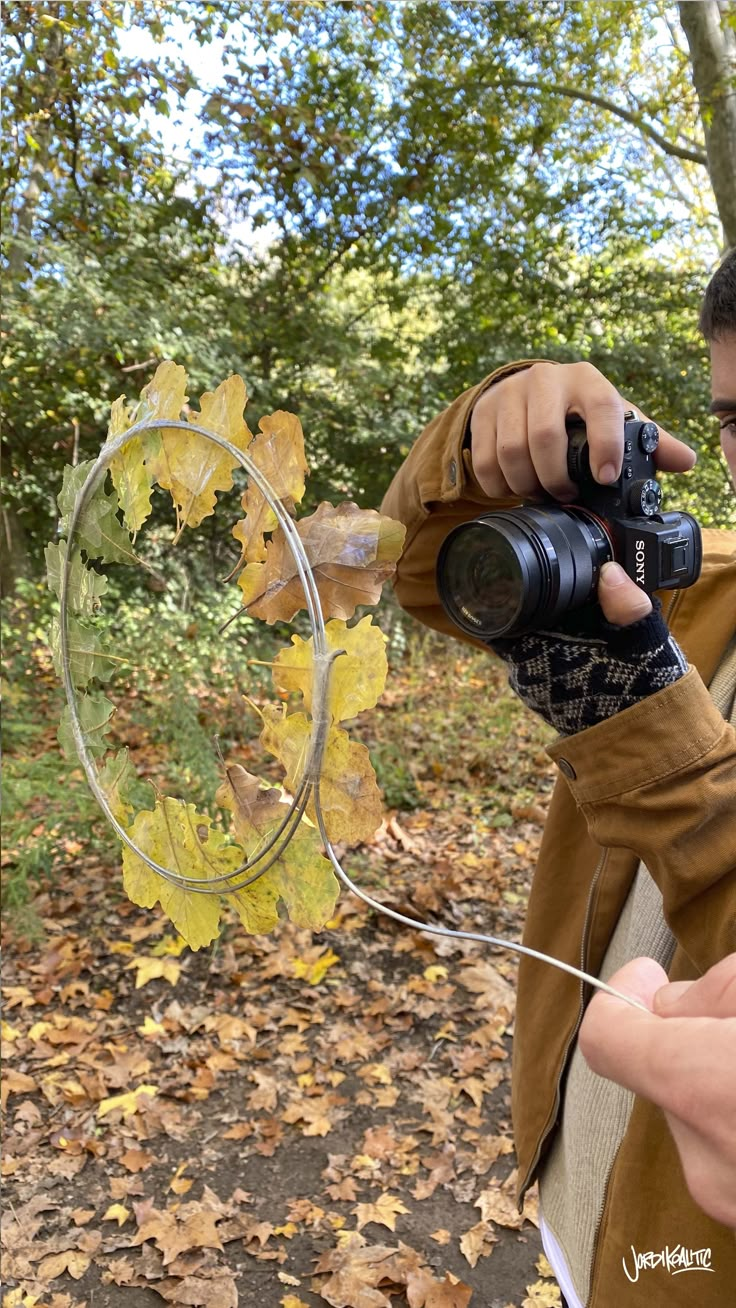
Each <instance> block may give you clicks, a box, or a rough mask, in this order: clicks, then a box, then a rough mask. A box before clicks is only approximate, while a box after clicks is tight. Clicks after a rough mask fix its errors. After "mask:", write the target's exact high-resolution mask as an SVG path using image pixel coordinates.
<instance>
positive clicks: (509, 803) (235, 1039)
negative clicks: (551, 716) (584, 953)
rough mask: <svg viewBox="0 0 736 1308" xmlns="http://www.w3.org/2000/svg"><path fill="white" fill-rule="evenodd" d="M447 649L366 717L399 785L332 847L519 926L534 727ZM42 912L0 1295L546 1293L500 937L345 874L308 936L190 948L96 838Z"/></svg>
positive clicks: (372, 1299)
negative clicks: (516, 1093)
mask: <svg viewBox="0 0 736 1308" xmlns="http://www.w3.org/2000/svg"><path fill="white" fill-rule="evenodd" d="M455 648H456V647H455ZM453 660H454V662H453V663H452V664H450V665H448V664H445V665H444V666H442V665H441V664H438V662H437V658H436V657H435V656H434V655H433V657H431V658H427V657H423V658H422V659H419V660H417V659H415V660H414V662H413V664H412V663H411V661H410V662H409V664H407V667H406V669H404V670H403V671H401V670H400V671H398V672H397V673H396V674H395V675H394V676H393V677H392V679H391V680H390V682H389V692H388V695H387V699H386V702H385V704H384V707H383V709H382V710H381V711H380V713H378V714H377V715H376V716H375V718H374V719H372V720H371V722H370V723H367V724H359V732H360V734H361V738H362V739H364V740H365V741H366V743H368V744H369V745H370V747H371V751H372V753H373V754H374V755H376V756H377V757H378V758H379V759H383V764H382V767H381V768H379V777H380V778H381V781H382V784H383V786H384V791H385V792H386V794H387V796H388V797H391V796H393V797H394V799H398V801H399V802H398V803H395V804H394V806H393V807H391V806H388V807H387V814H386V820H385V821H384V824H383V826H382V828H381V830H380V831H379V832H378V833H377V835H376V837H375V839H374V840H373V842H372V843H370V844H366V845H362V846H360V847H359V848H358V849H357V850H350V851H348V850H345V851H342V855H343V860H344V865H345V867H346V870H347V871H348V872H349V873H350V874H351V875H352V876H353V877H354V878H355V880H356V881H357V882H358V884H360V885H362V886H363V887H364V888H365V889H366V890H367V891H368V892H369V893H371V894H372V895H374V896H375V897H376V898H378V899H379V900H381V901H382V902H384V903H387V904H389V905H390V906H391V907H393V908H397V909H399V910H400V911H401V912H403V913H406V914H408V915H410V916H414V917H419V918H420V919H422V920H424V921H428V922H431V923H438V924H443V925H447V926H451V927H454V928H459V929H466V930H473V931H481V932H486V933H487V932H491V933H493V934H497V935H501V936H505V937H507V938H511V939H518V937H519V934H520V930H521V923H522V919H523V910H524V904H525V900H526V895H527V891H528V886H529V882H530V877H531V872H532V868H533V863H534V858H535V854H536V850H537V846H538V842H539V837H540V831H541V824H542V822H543V819H544V812H545V805H546V800H547V797H548V793H549V788H550V784H551V778H550V768H549V764H548V760H547V759H546V755H545V754H544V752H543V749H542V746H543V743H544V740H543V733H542V734H541V735H540V733H539V731H538V730H537V728H536V727H535V726H534V724H530V721H529V719H528V717H527V716H526V715H524V713H523V711H520V712H517V710H516V708H515V707H514V705H513V701H511V700H510V697H509V696H508V692H507V691H506V690H505V688H504V681H503V676H502V673H501V671H500V670H499V669H498V668H497V667H496V666H495V665H490V664H489V663H488V661H487V660H485V657H484V656H482V655H476V654H472V653H471V654H468V655H461V656H460V657H459V658H458V656H457V654H455V653H453ZM489 669H490V671H489ZM448 672H450V673H453V674H454V677H455V682H456V684H455V686H454V688H453V697H452V698H453V706H454V707H453V711H452V713H449V711H448V699H447V675H448ZM494 701H495V702H494ZM418 706H420V707H418ZM73 843H74V842H73ZM76 845H79V846H80V847H79V848H77V847H76ZM11 857H12V851H11ZM32 907H33V915H32V923H33V927H32V929H31V930H30V931H29V928H28V919H27V916H26V918H23V917H19V916H17V915H12V916H11V919H10V922H9V925H8V929H7V937H8V940H7V944H8V950H7V960H8V961H7V962H6V967H5V974H4V996H5V1022H4V1027H3V1036H4V1051H5V1059H6V1062H5V1069H6V1071H5V1078H4V1082H3V1095H4V1098H5V1099H6V1100H7V1126H6V1134H5V1154H4V1163H3V1171H4V1174H5V1186H6V1204H5V1217H4V1219H3V1229H4V1243H5V1257H4V1270H5V1276H6V1281H7V1283H8V1285H9V1287H10V1288H9V1289H8V1290H6V1292H5V1298H4V1300H3V1305H4V1308H17V1306H18V1305H24V1306H27V1308H80V1306H81V1305H86V1308H118V1305H120V1308H123V1306H125V1308H127V1306H128V1305H135V1308H148V1305H150V1306H151V1308H155V1305H157V1304H161V1303H162V1302H168V1303H170V1304H172V1305H175V1306H176V1305H190V1304H191V1305H204V1306H205V1308H208V1306H210V1308H231V1306H232V1305H236V1304H239V1305H241V1306H243V1305H245V1306H248V1308H249V1306H250V1305H258V1308H301V1306H302V1305H313V1306H314V1308H318V1305H324V1304H331V1305H334V1306H336V1308H352V1306H353V1305H355V1308H381V1306H382V1305H388V1304H390V1305H393V1308H406V1306H407V1305H408V1306H409V1308H464V1305H466V1304H467V1303H471V1304H472V1305H473V1308H475V1306H476V1305H477V1306H478V1308H506V1305H517V1306H518V1305H521V1304H525V1305H540V1306H541V1305H545V1304H549V1305H551V1304H555V1303H558V1302H559V1292H558V1290H557V1288H556V1285H555V1284H554V1282H553V1280H551V1279H550V1278H549V1276H548V1275H546V1276H545V1272H546V1273H548V1272H549V1269H548V1267H547V1266H546V1264H545V1262H544V1260H543V1258H542V1259H541V1260H540V1251H541V1246H540V1241H539V1234H538V1231H537V1227H536V1225H535V1220H534V1219H535V1215H536V1213H535V1201H534V1196H533V1193H532V1194H531V1195H530V1196H529V1198H528V1199H527V1204H526V1208H525V1214H524V1216H521V1215H519V1214H518V1212H517V1209H516V1204H515V1201H514V1197H513V1196H514V1170H515V1160H514V1155H513V1146H512V1141H511V1124H510V1086H509V1077H510V1054H511V1045H512V1039H513V1014H514V983H515V974H516V963H515V956H514V955H513V954H511V953H510V952H507V951H499V950H494V949H491V948H490V947H488V946H484V945H481V944H476V943H471V942H466V941H457V940H446V939H445V940H443V939H441V938H439V937H436V936H435V937H431V936H427V935H424V934H422V933H420V932H417V931H412V930H410V929H407V928H405V927H401V926H398V925H396V924H395V923H393V922H391V921H390V920H388V919H387V918H385V917H383V916H381V915H379V914H377V913H376V912H374V911H373V910H372V909H370V908H368V907H367V906H366V905H365V904H363V903H362V902H361V901H360V900H358V899H356V898H355V897H353V896H352V895H350V894H348V893H343V895H342V898H341V900H340V902H339V904H338V908H337V911H336V914H335V917H334V919H333V920H332V921H331V922H330V923H328V924H327V926H326V927H325V929H324V931H323V932H322V933H320V934H316V935H312V934H311V933H309V932H306V931H303V930H297V929H296V928H294V927H293V926H292V925H291V924H289V923H286V922H285V923H283V924H281V926H280V927H279V928H278V930H277V931H276V932H275V933H274V934H273V935H271V936H267V937H249V936H246V935H244V934H243V932H242V929H241V928H240V926H236V924H235V921H234V920H233V921H232V923H230V924H229V925H228V926H227V927H226V929H225V931H224V932H223V935H222V937H221V938H220V940H219V941H218V942H217V944H216V946H214V947H212V948H211V949H209V950H202V951H200V952H198V953H192V952H191V951H190V950H189V949H187V948H186V947H185V946H183V944H182V942H181V940H180V939H178V938H177V936H176V933H175V932H174V931H173V930H172V928H171V926H170V924H169V923H168V921H167V920H166V919H165V918H163V917H162V916H161V915H160V913H159V912H158V910H151V911H148V910H143V909H139V908H137V907H135V906H134V905H132V904H130V903H129V902H128V901H127V900H126V899H125V898H124V897H123V896H122V893H121V890H120V875H119V869H118V867H117V866H116V865H115V863H114V861H111V859H110V858H109V857H107V856H104V855H101V854H100V853H99V852H96V851H95V847H94V846H93V845H91V846H90V847H89V848H87V847H86V846H85V845H84V842H76V843H75V847H74V848H73V849H72V852H71V854H70V855H69V857H66V856H65V861H64V866H63V874H61V873H59V874H57V875H56V876H55V877H54V878H53V879H52V881H51V883H50V884H47V885H45V886H43V887H42V888H41V889H40V891H39V893H38V894H37V896H36V898H35V900H34V901H33V906H32Z"/></svg>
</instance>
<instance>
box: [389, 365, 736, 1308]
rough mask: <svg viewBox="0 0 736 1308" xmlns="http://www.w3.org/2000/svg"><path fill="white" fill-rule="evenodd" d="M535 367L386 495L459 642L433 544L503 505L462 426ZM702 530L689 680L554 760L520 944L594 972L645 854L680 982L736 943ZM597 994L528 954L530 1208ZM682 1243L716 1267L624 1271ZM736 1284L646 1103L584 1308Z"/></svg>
mask: <svg viewBox="0 0 736 1308" xmlns="http://www.w3.org/2000/svg"><path fill="white" fill-rule="evenodd" d="M533 362H535V361H534V360H524V361H521V362H518V363H515V364H511V365H509V366H508V367H506V368H502V369H498V370H497V371H496V372H494V373H492V374H491V375H490V376H489V377H487V378H486V379H485V380H484V381H483V382H481V383H480V384H479V385H478V386H476V387H474V388H473V389H472V390H469V391H466V392H465V393H464V394H463V395H461V396H460V397H459V398H458V399H457V400H455V402H454V403H453V404H452V405H450V407H449V409H447V410H446V411H445V412H444V413H443V414H441V415H440V417H439V418H436V419H435V420H434V421H433V422H432V423H430V425H429V426H428V427H427V428H426V430H425V431H424V432H423V434H422V435H421V437H420V438H419V440H418V441H417V442H416V444H415V445H414V447H413V448H412V450H411V452H410V453H409V455H408V457H407V459H406V461H405V462H404V464H403V465H402V467H401V468H400V469H399V472H398V473H397V475H396V477H395V478H394V481H393V482H392V484H391V486H390V487H389V490H388V493H387V494H386V497H385V499H384V502H383V506H382V510H383V512H384V513H387V514H389V515H390V516H391V517H394V518H398V519H399V520H400V521H401V522H403V523H405V524H406V527H407V536H406V545H405V549H404V554H403V556H402V559H401V561H400V563H399V567H398V573H397V579H396V594H397V596H398V599H399V601H400V603H401V604H402V606H403V607H404V608H405V609H407V611H408V612H410V613H412V614H413V615H414V616H416V617H417V618H419V619H420V620H421V621H422V622H424V623H426V624H427V625H429V626H431V627H436V628H438V629H439V630H441V631H444V632H446V633H448V634H450V635H453V636H456V637H458V638H463V637H462V636H461V633H460V632H459V631H458V630H457V629H456V628H455V627H454V626H453V625H452V624H451V622H450V620H449V619H448V618H447V617H446V615H445V613H444V610H443V609H442V607H441V605H440V602H439V599H438V597H437V591H436V587H435V580H434V569H435V563H436V559H437V553H438V550H439V546H440V543H441V542H442V540H443V538H444V536H445V535H446V534H447V532H448V531H449V530H450V528H451V527H453V526H454V525H455V524H456V523H458V522H461V521H464V520H466V519H468V518H471V517H473V516H475V515H476V514H477V513H478V512H482V511H484V509H485V510H487V509H488V508H489V507H493V506H498V505H500V504H501V503H509V502H510V501H498V500H497V501H493V502H491V501H489V500H488V499H487V497H486V496H485V495H484V493H483V492H482V490H481V489H480V487H479V486H478V483H477V482H476V481H475V479H474V477H473V474H472V466H471V463H470V455H469V452H468V451H467V450H463V440H464V436H465V432H466V429H467V424H468V420H469V417H470V413H471V410H472V407H473V404H474V403H475V401H476V399H477V398H478V396H479V395H480V394H481V393H482V392H483V391H484V390H485V389H487V387H488V386H489V385H491V384H492V383H493V382H494V381H497V380H499V379H500V378H501V377H502V376H505V375H507V374H509V373H511V372H514V371H517V370H519V369H520V368H523V367H528V366H530V364H531V363H533ZM516 502H518V501H516ZM703 535H704V563H703V570H702V574H701V577H700V580H699V581H698V582H697V583H696V585H695V586H693V587H691V588H690V589H689V590H685V591H676V592H674V593H673V592H670V593H667V594H663V595H662V596H661V598H662V601H663V605H664V611H665V614H666V616H667V617H668V621H669V623H670V626H671V629H672V631H673V633H674V635H675V636H676V638H677V640H678V642H679V644H680V645H681V647H682V648H683V650H684V651H685V653H686V655H687V658H688V660H689V662H690V664H691V665H692V667H691V669H690V670H689V671H688V672H687V674H686V675H685V676H684V677H683V678H682V679H681V680H680V681H678V682H676V683H675V684H674V685H673V686H670V687H668V688H667V689H665V690H663V691H660V692H659V693H658V694H656V695H653V696H651V697H650V698H649V699H646V700H644V701H643V702H642V703H641V704H638V705H635V706H634V707H633V708H630V709H627V710H626V711H625V712H623V713H620V714H618V715H617V716H615V717H613V718H611V719H609V720H608V721H607V722H603V723H600V724H599V725H598V726H595V727H591V728H589V729H588V730H586V731H582V732H580V733H579V734H578V735H575V736H571V737H567V738H559V739H558V740H556V741H555V742H554V743H553V744H552V745H551V747H550V749H549V751H548V752H549V754H550V755H551V757H552V758H553V759H554V761H555V762H556V763H557V765H558V767H559V768H560V771H561V773H562V775H561V776H560V777H559V778H558V781H557V785H556V786H555V789H554V794H553V798H552V804H551V807H550V811H549V816H548V819H547V822H546V825H545V830H544V837H543V841H542V847H541V851H540V856H539V862H538V864H537V868H536V870H535V873H534V879H533V884H532V889H531V893H530V897H529V905H528V911H527V918H526V925H525V930H524V937H523V939H524V943H525V944H527V945H531V946H532V947H534V948H536V949H540V950H543V951H544V952H545V953H549V954H553V955H555V956H556V957H558V958H560V959H564V960H565V961H567V962H570V963H573V964H575V965H576V966H578V967H580V966H582V967H583V968H584V969H585V970H586V971H589V972H592V973H593V975H596V974H597V972H598V970H599V968H600V965H601V961H602V959H603V956H604V954H605V951H606V946H607V945H608V943H609V941H610V938H611V935H612V933H613V930H614V927H615V925H616V921H617V919H618V916H619V914H620V912H621V909H622V907H623V905H624V902H625V900H626V897H627V895H628V892H629V889H630V887H631V884H632V881H633V878H634V875H635V872H636V869H637V867H638V864H639V860H640V859H642V860H643V861H644V863H645V864H646V866H647V868H648V869H649V871H650V873H651V875H652V877H653V878H654V880H655V881H656V883H657V885H658V887H659V889H660V890H661V892H662V896H663V907H664V913H665V917H666V919H667V922H668V925H669V927H670V929H671V931H672V932H673V934H674V936H675V938H676V940H677V948H676V951H675V955H674V958H673V961H672V965H671V968H670V978H671V979H672V980H687V979H692V978H695V977H698V976H700V975H701V974H702V973H703V972H704V971H706V970H707V968H708V967H710V966H711V965H712V964H713V963H715V962H717V961H718V960H719V959H721V958H722V957H723V956H724V955H725V954H728V953H731V952H733V951H734V950H736V731H734V729H733V727H731V726H729V725H727V724H726V723H725V722H724V720H723V718H722V717H721V715H720V714H719V712H718V710H717V709H716V707H715V705H714V704H713V702H712V700H711V698H710V696H709V695H708V692H707V690H706V686H707V684H708V682H709V681H710V679H711V677H712V675H713V673H714V672H715V670H716V668H717V666H718V664H719V662H720V660H721V657H722V655H723V653H724V652H725V650H726V648H727V646H728V644H729V643H730V641H731V639H732V638H733V636H734V634H736V532H726V531H723V532H721V531H705V532H704V533H703ZM468 639H470V638H468ZM470 643H475V642H473V641H472V639H471V640H470ZM588 990H589V988H585V989H584V987H583V986H582V985H581V983H579V982H578V981H577V980H576V979H575V978H574V977H571V976H569V975H568V974H567V973H564V972H561V971H559V970H558V969H554V968H552V967H550V966H549V965H548V964H544V963H540V962H537V961H536V960H534V959H529V958H522V960H521V964H520V970H519V988H518V1004H517V1016H516V1024H515V1037H514V1061H513V1087H512V1104H513V1121H514V1135H515V1144H516V1152H517V1156H518V1163H519V1191H518V1195H519V1200H520V1201H521V1199H522V1197H523V1194H524V1192H525V1191H526V1189H527V1188H528V1187H529V1186H530V1185H531V1184H532V1183H533V1181H534V1179H535V1176H536V1174H537V1170H538V1166H539V1162H540V1159H541V1158H542V1157H543V1156H544V1154H545V1153H546V1151H547V1150H548V1148H549V1147H550V1145H551V1143H552V1140H553V1137H554V1132H555V1128H556V1124H557V1121H558V1116H559V1111H560V1104H561V1094H562V1085H563V1081H564V1077H565V1072H566V1069H567V1065H568V1061H569V1057H570V1054H571V1053H572V1049H573V1046H574V1043H575V1039H576V1036H577V1031H578V1028H579V1026H580V1022H581V1019H582V1015H583V1011H584V1005H585V1003H587V1000H588V998H589V993H588ZM735 1075H736V1072H735ZM734 1129H736V1124H735V1126H734ZM678 1244H680V1245H682V1246H683V1247H684V1248H686V1249H691V1250H697V1249H702V1248H710V1249H711V1254H712V1266H713V1269H714V1274H707V1273H701V1272H691V1273H686V1274H679V1275H674V1276H673V1275H672V1274H670V1273H668V1272H667V1271H666V1270H664V1269H663V1268H657V1269H649V1270H642V1271H641V1274H640V1278H639V1280H638V1281H637V1282H636V1283H635V1284H632V1283H631V1282H630V1281H629V1280H628V1279H627V1278H626V1276H625V1273H624V1270H623V1266H622V1259H623V1258H624V1257H625V1258H626V1259H627V1260H628V1265H629V1267H632V1266H633V1256H632V1253H631V1249H632V1246H633V1248H634V1249H635V1250H636V1252H637V1253H647V1252H657V1251H659V1250H662V1249H664V1248H665V1247H667V1246H669V1248H670V1249H673V1248H674V1246H676V1245H678ZM734 1286H736V1241H735V1240H734V1236H733V1233H732V1232H731V1231H729V1230H728V1229H727V1228H726V1227H724V1226H722V1225H720V1224H719V1223H717V1222H714V1221H712V1220H711V1219H710V1218H709V1217H707V1216H706V1215H705V1214H704V1213H703V1212H702V1210H701V1209H700V1208H698V1207H697V1205H696V1204H695V1203H694V1202H693V1200H692V1199H691V1198H690V1195H689V1193H688V1190H687V1188H686V1186H685V1182H684V1179H683V1176H682V1170H681V1167H680V1162H679V1158H678V1154H677V1150H676V1148H675V1146H674V1143H673V1140H672V1137H671V1135H670V1133H669V1130H668V1128H667V1124H666V1121H665V1118H664V1116H663V1114H662V1112H661V1111H660V1110H659V1109H658V1108H656V1107H655V1106H654V1105H652V1104H650V1103H648V1102H647V1101H645V1100H643V1099H639V1098H637V1099H636V1100H635V1104H634V1109H633V1113H632V1116H631V1119H630V1122H629V1126H628V1129H627V1131H626V1134H625V1136H624V1139H623V1141H622V1143H621V1146H620V1148H619V1151H618V1154H617V1157H616V1160H615V1163H614V1166H613V1169H612V1172H611V1175H610V1178H609V1180H608V1184H607V1190H606V1202H605V1207H604V1210H603V1214H602V1217H601V1222H600V1226H599V1233H598V1238H597V1242H596V1250H595V1257H594V1264H593V1273H592V1278H591V1292H590V1296H589V1300H588V1305H587V1308H621V1305H622V1304H624V1305H626V1308H629V1305H631V1306H632V1308H634V1306H636V1305H639V1304H641V1305H642V1306H644V1305H646V1308H659V1306H660V1305H662V1308H664V1306H665V1305H667V1308H691V1306H692V1305H693V1304H695V1303H697V1304H698V1308H724V1305H725V1304H726V1303H727V1302H729V1296H730V1295H731V1294H732V1293H733V1287H734Z"/></svg>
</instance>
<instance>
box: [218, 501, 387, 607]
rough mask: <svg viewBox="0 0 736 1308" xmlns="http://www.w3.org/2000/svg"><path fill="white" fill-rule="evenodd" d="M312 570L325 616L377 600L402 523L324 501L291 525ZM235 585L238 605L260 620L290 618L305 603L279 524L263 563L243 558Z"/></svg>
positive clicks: (299, 581) (294, 565) (368, 511)
mask: <svg viewBox="0 0 736 1308" xmlns="http://www.w3.org/2000/svg"><path fill="white" fill-rule="evenodd" d="M296 529H297V532H298V534H299V536H300V537H301V541H302V544H303V546H304V550H305V553H306V555H307V558H308V560H309V563H310V565H311V568H312V571H313V573H314V578H315V582H316V585H317V590H318V591H319V596H320V600H321V602H322V610H323V613H324V616H325V618H352V616H353V614H354V612H355V609H356V607H357V605H358V604H367V605H370V604H377V603H378V600H379V598H380V595H381V588H382V586H383V583H384V581H387V580H388V578H389V577H390V576H391V574H392V572H393V571H394V569H395V565H396V560H397V559H398V557H399V555H400V553H401V550H402V548H403V544H404V536H405V535H406V528H405V527H404V526H403V525H402V524H401V523H400V522H394V520H393V519H392V518H386V517H383V516H382V515H381V514H380V513H376V511H375V509H359V508H358V506H357V504H352V503H350V502H347V503H345V504H338V505H337V507H333V505H332V504H328V503H327V502H326V501H325V502H324V503H322V504H320V505H319V506H318V508H317V509H316V511H315V512H314V513H313V514H311V515H310V516H309V517H307V518H301V519H300V520H299V522H298V523H297V524H296ZM238 585H239V586H240V588H241V590H242V592H243V604H244V605H245V607H246V608H247V609H248V611H249V613H251V614H252V615H253V617H255V618H262V619H263V621H264V622H278V621H280V620H282V621H284V622H290V621H291V619H292V618H293V616H294V614H295V613H298V612H299V610H300V609H302V608H305V607H306V605H305V600H304V591H303V588H302V583H301V580H300V578H299V573H298V569H297V566H296V563H295V561H294V557H293V555H292V553H291V550H290V548H289V546H288V544H287V541H286V536H285V535H284V532H283V531H282V530H281V528H280V527H279V528H278V529H277V530H276V531H275V532H274V534H273V536H272V538H271V540H270V541H269V542H268V545H267V546H266V561H265V563H249V564H248V565H247V566H246V567H245V568H243V571H242V572H241V574H240V576H239V577H238Z"/></svg>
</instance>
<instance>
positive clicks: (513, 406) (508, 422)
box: [496, 393, 541, 496]
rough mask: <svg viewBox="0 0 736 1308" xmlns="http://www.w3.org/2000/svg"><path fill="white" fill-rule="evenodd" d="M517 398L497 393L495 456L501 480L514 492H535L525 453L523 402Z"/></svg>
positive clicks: (534, 477)
mask: <svg viewBox="0 0 736 1308" xmlns="http://www.w3.org/2000/svg"><path fill="white" fill-rule="evenodd" d="M520 400H521V397H520V396H518V395H516V394H514V395H512V394H510V393H507V394H506V396H503V395H501V396H499V406H498V415H497V418H496V457H497V459H498V466H499V468H500V470H501V474H502V476H503V477H504V479H505V481H506V482H507V483H508V485H509V486H510V487H511V489H512V491H513V492H514V494H515V495H522V496H529V495H538V494H539V492H540V490H541V487H540V484H539V481H538V479H537V474H536V472H535V471H534V464H533V463H532V460H531V455H530V454H529V442H528V437H527V414H526V405H525V404H524V403H521V402H520Z"/></svg>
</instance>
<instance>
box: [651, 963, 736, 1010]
mask: <svg viewBox="0 0 736 1308" xmlns="http://www.w3.org/2000/svg"><path fill="white" fill-rule="evenodd" d="M652 1007H653V1010H654V1012H655V1013H656V1014H657V1015H658V1017H736V954H729V955H728V957H727V958H722V959H721V961H720V963H716V964H715V965H714V966H713V967H711V968H710V970H709V971H708V972H706V973H705V975H704V976H701V977H700V978H699V979H698V980H697V981H690V982H688V981H673V982H672V983H671V984H670V985H666V986H662V988H661V989H660V990H658V991H657V993H656V994H655V995H654V996H653V998H652Z"/></svg>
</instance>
